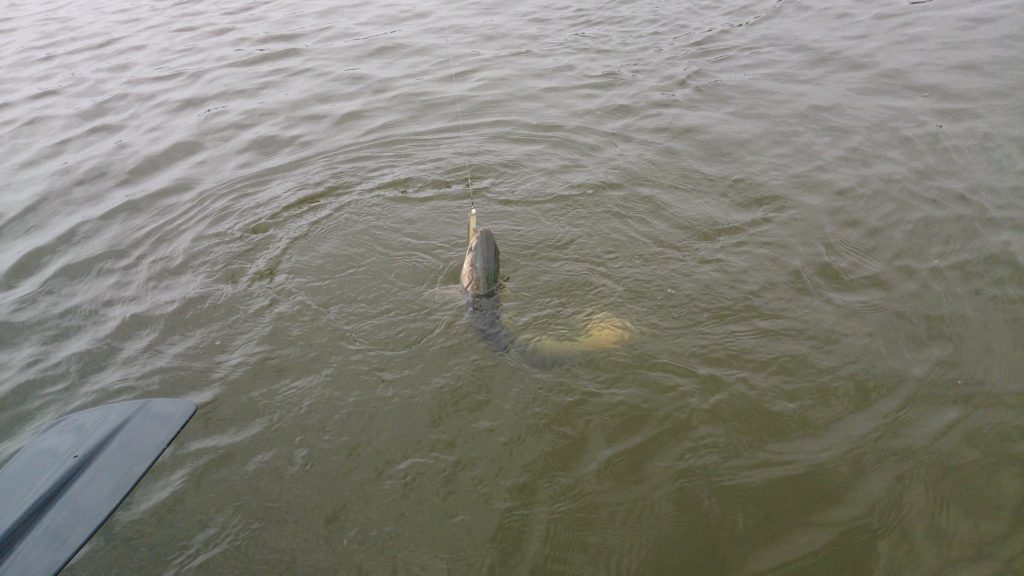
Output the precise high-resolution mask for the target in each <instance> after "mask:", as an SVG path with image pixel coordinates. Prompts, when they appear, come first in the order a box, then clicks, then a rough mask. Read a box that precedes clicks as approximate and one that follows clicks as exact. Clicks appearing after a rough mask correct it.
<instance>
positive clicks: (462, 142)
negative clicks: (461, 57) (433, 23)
mask: <svg viewBox="0 0 1024 576" xmlns="http://www.w3.org/2000/svg"><path fill="white" fill-rule="evenodd" d="M441 5H442V6H444V41H445V44H447V45H448V72H449V73H450V74H451V77H452V89H453V90H454V91H455V109H456V110H458V113H459V149H460V150H461V151H462V159H463V161H464V162H465V163H466V184H467V185H468V186H469V205H470V207H472V208H475V207H476V203H475V202H474V200H473V177H472V173H471V172H470V169H469V155H468V154H467V153H466V131H465V130H464V129H463V127H462V100H461V98H460V97H459V86H458V84H456V82H455V59H454V58H453V57H452V41H451V39H449V37H448V4H447V0H441Z"/></svg>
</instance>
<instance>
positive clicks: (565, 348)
mask: <svg viewBox="0 0 1024 576" xmlns="http://www.w3.org/2000/svg"><path fill="white" fill-rule="evenodd" d="M476 215H477V214H476V209H475V208H473V209H472V210H471V211H470V215H469V226H468V234H467V236H468V239H469V244H468V246H467V247H466V255H465V258H464V259H463V262H462V272H461V273H460V275H459V284H460V286H461V288H462V292H463V294H464V296H465V302H466V319H467V322H468V323H469V325H470V326H472V328H473V330H474V331H475V332H476V334H477V335H478V336H479V337H480V339H481V340H482V341H483V342H484V343H485V344H486V345H487V347H488V348H490V349H491V350H493V351H495V352H498V353H501V354H514V355H516V356H518V357H520V358H521V359H522V360H524V361H525V362H526V363H527V364H529V365H531V366H534V367H538V368H551V367H553V366H557V365H559V364H564V363H568V362H572V361H573V360H575V359H577V358H578V357H579V356H580V355H581V354H583V353H586V352H596V351H601V350H609V349H612V348H617V347H619V346H621V345H622V344H624V343H625V342H626V341H628V340H629V339H630V338H632V336H633V334H634V333H635V329H634V328H633V326H632V325H631V324H630V323H628V322H626V321H624V320H621V319H619V318H616V317H615V316H613V315H611V314H608V313H601V314H597V315H596V316H595V317H594V319H593V320H591V322H590V323H588V325H587V327H586V329H585V330H584V333H583V334H582V335H581V336H580V337H579V338H576V339H573V340H560V339H554V338H549V337H539V338H532V339H524V338H519V337H517V336H516V335H515V334H514V333H513V332H512V331H511V330H509V329H508V327H506V326H505V325H504V323H503V322H502V321H501V289H502V279H501V251H500V250H499V249H498V243H497V240H495V237H494V232H492V231H491V229H490V228H486V227H479V228H478V227H477V226H476Z"/></svg>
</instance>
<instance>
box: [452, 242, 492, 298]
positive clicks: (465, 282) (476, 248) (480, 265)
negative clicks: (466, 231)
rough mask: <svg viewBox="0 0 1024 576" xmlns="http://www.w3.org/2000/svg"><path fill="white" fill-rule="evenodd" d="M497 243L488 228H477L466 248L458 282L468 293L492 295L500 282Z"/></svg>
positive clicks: (471, 294)
mask: <svg viewBox="0 0 1024 576" xmlns="http://www.w3.org/2000/svg"><path fill="white" fill-rule="evenodd" d="M498 260H499V252H498V243H497V242H495V241H494V233H492V232H491V231H490V229H488V228H479V229H477V230H476V233H475V234H474V235H473V238H472V239H471V240H470V241H469V247H468V248H466V259H465V260H464V261H463V263H462V275H461V277H460V283H461V284H462V288H463V289H464V290H465V291H466V292H467V293H468V294H469V295H470V296H476V297H487V296H493V295H495V294H496V293H497V292H498V286H499V284H500V283H501V276H500V270H499V264H498Z"/></svg>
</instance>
